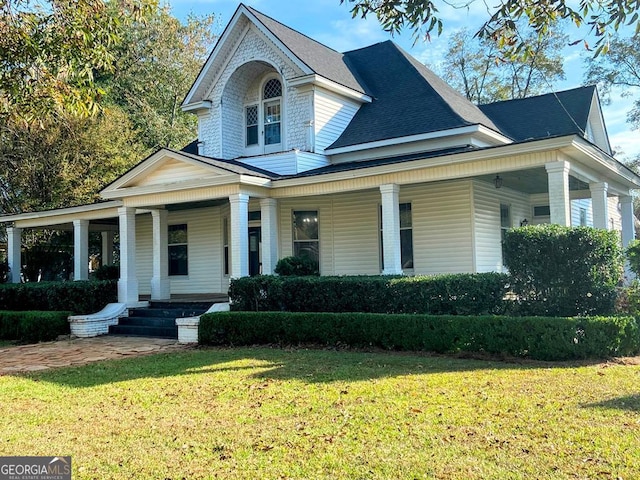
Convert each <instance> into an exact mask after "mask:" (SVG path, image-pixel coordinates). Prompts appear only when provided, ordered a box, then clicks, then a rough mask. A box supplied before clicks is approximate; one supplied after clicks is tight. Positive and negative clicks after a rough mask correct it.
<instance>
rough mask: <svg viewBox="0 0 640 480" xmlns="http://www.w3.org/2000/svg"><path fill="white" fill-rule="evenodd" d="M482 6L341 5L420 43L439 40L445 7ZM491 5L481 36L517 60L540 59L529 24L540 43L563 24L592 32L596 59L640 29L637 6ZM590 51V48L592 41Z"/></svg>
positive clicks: (355, 0)
mask: <svg viewBox="0 0 640 480" xmlns="http://www.w3.org/2000/svg"><path fill="white" fill-rule="evenodd" d="M477 1H478V0H470V1H468V2H460V3H458V4H455V3H450V2H438V1H431V0H428V1H423V0H340V3H346V4H348V5H350V7H351V12H352V13H353V16H354V17H356V16H361V17H363V18H366V17H367V16H368V15H375V16H376V18H377V19H378V21H379V22H380V24H381V25H382V27H383V28H384V29H385V30H386V31H388V32H390V33H392V34H394V33H399V32H400V31H402V30H403V29H405V28H408V29H409V30H411V31H412V32H413V34H414V37H415V39H416V41H417V40H418V39H420V38H424V39H425V40H429V39H430V35H431V33H432V32H434V31H435V32H437V33H438V35H439V34H440V33H441V32H442V29H443V23H442V18H441V16H440V14H439V12H438V9H439V7H442V6H444V5H447V6H453V7H454V8H464V9H468V8H469V5H470V4H472V3H475V2H477ZM485 5H486V10H487V15H488V16H489V18H488V19H487V20H486V21H485V23H484V24H483V26H482V27H481V28H480V30H479V31H478V32H477V33H476V35H477V36H479V37H480V38H487V39H491V40H493V41H494V42H495V43H496V44H497V45H498V46H499V47H500V48H501V49H502V50H503V51H504V52H505V53H506V54H507V55H512V56H513V55H520V54H524V55H525V57H532V56H534V55H535V53H536V51H535V45H532V44H530V43H528V42H527V39H526V38H525V37H523V36H522V35H521V34H520V31H519V29H518V24H520V23H526V24H527V25H528V26H529V27H530V28H531V29H532V30H533V31H534V32H535V33H536V35H538V36H540V37H543V36H544V35H546V34H547V33H548V32H549V30H551V29H552V28H553V27H554V26H556V25H557V24H558V23H559V22H561V21H563V20H566V21H570V22H571V23H573V24H574V25H575V26H577V27H583V28H587V29H588V32H587V33H588V34H590V35H592V36H593V37H594V38H595V47H596V48H595V55H596V56H597V55H599V54H600V53H606V52H607V51H608V49H609V43H608V41H609V37H610V35H611V32H612V31H617V30H618V29H619V28H620V27H621V26H625V25H633V26H634V27H635V28H636V32H637V31H638V29H639V28H640V20H639V18H638V10H639V8H640V7H639V4H638V2H636V1H634V0H604V1H599V0H597V1H596V0H583V1H581V2H579V5H578V4H577V3H575V2H567V1H565V0H557V1H552V2H540V1H538V0H505V1H503V2H500V3H498V4H496V5H495V6H492V5H489V4H486V3H485ZM585 37H586V35H585ZM576 43H579V40H578V41H576V42H574V44H576ZM584 45H585V47H587V48H590V47H589V45H588V43H587V41H586V40H584Z"/></svg>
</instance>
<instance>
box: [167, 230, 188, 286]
mask: <svg viewBox="0 0 640 480" xmlns="http://www.w3.org/2000/svg"><path fill="white" fill-rule="evenodd" d="M168 236H169V238H168V243H169V275H170V276H177V275H188V274H189V251H188V244H187V224H186V223H183V224H179V225H169V235H168Z"/></svg>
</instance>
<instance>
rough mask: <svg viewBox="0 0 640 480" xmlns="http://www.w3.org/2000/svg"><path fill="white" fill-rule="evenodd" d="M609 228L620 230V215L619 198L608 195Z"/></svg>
mask: <svg viewBox="0 0 640 480" xmlns="http://www.w3.org/2000/svg"><path fill="white" fill-rule="evenodd" d="M608 200H609V202H608V203H609V205H608V206H609V229H610V230H616V231H620V232H621V231H622V215H621V214H620V210H619V209H618V203H619V200H620V199H619V198H618V197H609V198H608Z"/></svg>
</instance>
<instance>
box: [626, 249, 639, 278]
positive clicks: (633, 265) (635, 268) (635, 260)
mask: <svg viewBox="0 0 640 480" xmlns="http://www.w3.org/2000/svg"><path fill="white" fill-rule="evenodd" d="M625 254H626V256H627V260H629V268H630V269H631V271H632V272H633V273H635V274H636V276H640V240H632V241H631V242H629V245H627V249H626V250H625Z"/></svg>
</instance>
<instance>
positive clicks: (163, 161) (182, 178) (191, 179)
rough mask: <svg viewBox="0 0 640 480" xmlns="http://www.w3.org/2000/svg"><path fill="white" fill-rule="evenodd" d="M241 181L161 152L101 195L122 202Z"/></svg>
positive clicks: (222, 171) (189, 159) (178, 155)
mask: <svg viewBox="0 0 640 480" xmlns="http://www.w3.org/2000/svg"><path fill="white" fill-rule="evenodd" d="M239 177H240V175H239V174H238V173H237V172H233V171H231V170H227V169H224V168H220V167H219V166H215V165H211V164H209V163H207V162H205V161H200V160H197V159H195V158H192V156H188V155H185V154H182V153H180V152H174V151H172V150H167V149H162V150H160V151H158V152H156V153H155V154H153V155H151V156H150V157H148V158H147V159H146V160H144V161H142V162H141V163H139V164H138V165H136V166H135V167H134V168H132V169H131V170H129V171H128V172H127V173H125V174H124V175H122V176H121V177H120V178H118V179H117V180H115V181H114V182H113V183H111V184H110V185H108V186H107V187H106V188H105V189H104V190H102V191H101V192H100V195H101V196H102V197H103V198H120V197H123V196H129V195H131V194H133V193H147V192H151V191H167V190H179V189H183V188H187V187H188V186H190V185H202V184H207V183H209V184H221V183H237V182H238V181H239Z"/></svg>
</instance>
